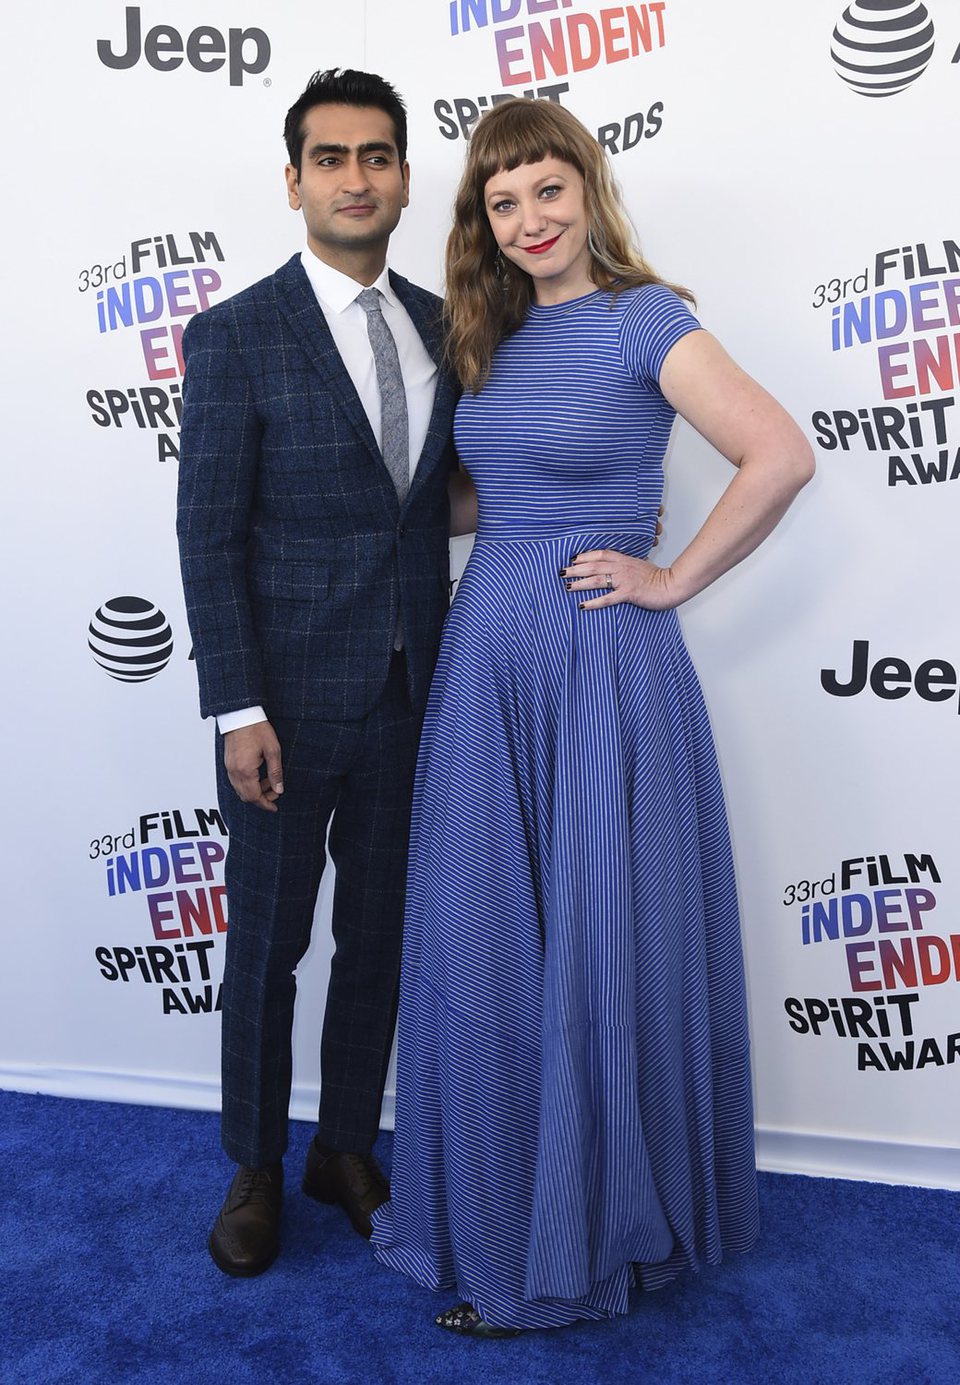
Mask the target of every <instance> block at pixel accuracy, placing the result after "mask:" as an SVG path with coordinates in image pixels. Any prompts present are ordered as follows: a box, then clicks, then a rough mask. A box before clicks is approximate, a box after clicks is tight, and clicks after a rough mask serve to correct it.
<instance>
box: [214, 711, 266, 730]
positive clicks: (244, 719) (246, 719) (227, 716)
mask: <svg viewBox="0 0 960 1385" xmlns="http://www.w3.org/2000/svg"><path fill="white" fill-rule="evenodd" d="M266 720H267V714H266V712H265V711H264V710H263V708H262V707H242V708H241V709H240V710H239V711H238V712H223V713H221V715H220V716H218V717H217V726H218V728H219V731H220V734H221V736H225V735H226V734H227V732H228V731H239V730H240V727H241V726H253V725H254V724H255V723H256V722H258V721H266Z"/></svg>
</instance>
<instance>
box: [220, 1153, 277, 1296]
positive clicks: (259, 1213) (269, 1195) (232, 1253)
mask: <svg viewBox="0 0 960 1385" xmlns="http://www.w3.org/2000/svg"><path fill="white" fill-rule="evenodd" d="M282 1203H283V1165H282V1164H268V1165H267V1167H266V1168H263V1169H248V1168H246V1167H244V1165H242V1164H241V1166H240V1168H238V1169H237V1172H236V1175H235V1177H234V1180H233V1182H232V1183H231V1184H230V1191H229V1192H228V1193H227V1197H226V1201H225V1202H224V1204H223V1206H222V1207H221V1208H220V1215H219V1216H218V1217H217V1220H216V1221H215V1222H214V1224H213V1230H212V1231H211V1232H210V1239H209V1241H208V1242H207V1246H208V1248H209V1251H210V1254H211V1255H212V1256H213V1259H214V1262H215V1263H216V1264H217V1265H218V1266H219V1267H220V1269H222V1270H223V1272H224V1274H232V1275H235V1276H236V1277H237V1278H239V1279H247V1278H250V1277H252V1276H253V1275H255V1274H262V1273H263V1271H264V1270H265V1269H268V1268H269V1267H270V1265H272V1264H273V1262H274V1260H275V1259H276V1258H277V1252H278V1250H279V1249H280V1208H281V1206H282Z"/></svg>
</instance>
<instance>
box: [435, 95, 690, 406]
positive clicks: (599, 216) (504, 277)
mask: <svg viewBox="0 0 960 1385" xmlns="http://www.w3.org/2000/svg"><path fill="white" fill-rule="evenodd" d="M549 155H552V156H553V157H554V158H556V159H562V160H563V162H564V163H568V164H572V165H573V167H574V168H575V169H576V170H577V172H578V173H579V174H580V176H581V177H582V178H583V188H584V202H585V206H586V213H587V225H588V226H589V228H590V235H589V240H588V247H589V250H590V255H591V258H592V261H593V265H592V269H591V275H590V277H591V279H592V280H593V282H594V283H595V284H596V285H597V287H598V288H604V289H609V290H610V291H611V292H613V293H619V292H621V291H622V290H623V289H628V288H638V287H641V286H642V285H644V284H662V283H664V282H665V281H664V280H663V279H660V278H659V277H658V276H657V275H656V274H654V272H653V270H652V269H651V268H650V266H649V265H648V264H647V262H646V261H645V260H644V259H643V257H642V255H641V254H640V252H639V251H638V250H637V249H636V247H635V245H634V242H633V234H632V231H631V228H630V225H629V222H628V221H627V218H626V214H625V213H624V210H623V206H622V203H621V201H620V195H619V192H618V190H617V187H616V184H615V183H614V180H613V175H612V173H611V171H610V166H609V164H608V162H607V158H606V155H605V154H604V152H603V150H602V149H601V147H600V145H599V144H598V143H597V141H596V140H595V139H594V138H593V136H592V135H591V134H590V132H589V130H587V129H586V128H585V127H584V126H583V125H581V123H580V121H579V120H578V119H577V118H576V116H575V115H572V114H571V113H570V111H568V110H567V109H566V108H565V107H563V106H561V105H559V103H557V102H555V101H531V100H527V99H525V98H520V99H516V100H510V101H505V102H503V103H502V104H500V105H497V106H495V107H494V108H493V110H492V111H489V112H488V113H487V114H486V115H485V116H484V117H483V118H482V119H481V120H480V122H479V123H478V125H477V127H476V129H475V130H474V132H473V137H472V139H471V141H470V150H469V153H468V155H467V163H466V167H465V169H464V171H463V178H462V179H461V182H460V187H459V188H458V190H457V196H456V201H455V203H454V214H453V230H452V231H451V232H450V237H449V239H448V241H447V260H446V269H447V291H446V301H445V304H444V311H445V315H446V319H447V329H448V346H447V349H448V352H449V356H450V360H451V363H452V365H453V368H454V370H455V371H456V373H457V375H458V376H459V378H460V382H461V384H462V385H463V387H464V389H468V390H472V391H473V392H474V393H476V392H477V391H478V390H479V389H480V387H481V385H482V384H483V382H484V381H485V380H486V378H487V376H488V375H489V373H490V362H491V360H492V358H493V353H494V351H495V350H496V348H497V346H498V345H499V343H500V342H501V341H503V339H504V338H505V337H508V336H509V335H510V334H511V332H515V331H516V330H517V328H518V327H519V326H520V324H521V323H522V322H523V320H524V318H525V317H526V315H527V309H528V308H529V306H530V302H531V300H532V298H533V280H532V279H531V277H530V275H529V274H525V273H524V272H523V270H522V269H519V268H517V266H516V265H514V264H511V262H510V261H509V260H507V259H506V258H505V257H504V256H498V254H497V242H496V240H495V239H494V235H493V231H492V230H491V229H490V222H489V220H488V218H487V212H486V207H485V205H484V189H485V187H486V185H487V182H488V181H489V179H490V178H492V177H493V175H494V174H495V173H497V172H499V171H500V170H501V169H505V170H507V171H509V170H511V169H514V168H519V167H520V165H521V164H532V163H539V162H540V160H541V159H545V158H547V157H548V156H549ZM668 287H670V288H672V289H673V290H674V291H675V292H676V293H678V294H679V295H680V296H681V297H682V298H686V299H688V300H689V301H690V302H693V295H692V294H691V293H690V292H689V290H688V289H685V288H682V287H680V286H679V285H676V284H670V285H668Z"/></svg>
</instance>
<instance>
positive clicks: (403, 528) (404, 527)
mask: <svg viewBox="0 0 960 1385" xmlns="http://www.w3.org/2000/svg"><path fill="white" fill-rule="evenodd" d="M406 532H407V528H406V525H404V524H401V525H400V528H399V529H398V530H397V533H398V534H399V535H400V537H401V538H403V536H404V534H405V533H406Z"/></svg>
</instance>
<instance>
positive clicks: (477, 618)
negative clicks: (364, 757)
mask: <svg viewBox="0 0 960 1385" xmlns="http://www.w3.org/2000/svg"><path fill="white" fill-rule="evenodd" d="M645 530H646V532H645V533H640V532H637V531H630V530H628V531H626V532H610V531H605V532H573V531H568V532H563V533H556V534H554V535H552V536H550V537H532V538H525V537H503V535H502V533H498V535H497V537H495V538H492V539H488V538H484V537H483V535H482V533H481V535H480V536H478V539H477V542H476V544H475V546H474V550H473V553H472V555H471V558H470V560H469V563H468V565H467V569H466V571H465V573H464V576H463V578H462V579H461V582H460V585H459V590H458V592H457V596H456V599H455V601H454V603H453V605H452V607H451V610H450V614H449V616H448V619H447V623H446V627H445V631H444V638H443V643H442V649H441V654H440V660H439V664H438V668H437V673H436V677H435V681H434V685H433V690H432V694H431V698H430V703H429V709H428V713H427V718H426V723H425V728H424V733H423V740H422V747H421V753H420V760H419V768H418V774H417V783H416V790H415V799H414V810H413V830H412V843H411V857H410V871H409V883H408V897H407V913H406V923H405V935H404V953H403V968H402V980H401V998H400V1017H399V1037H398V1069H397V1110H396V1136H395V1153H394V1166H393V1173H392V1196H391V1200H390V1201H389V1202H388V1203H387V1204H385V1206H384V1207H383V1208H381V1209H380V1211H379V1212H378V1213H377V1215H376V1218H375V1230H374V1238H373V1239H374V1246H375V1251H376V1254H377V1256H378V1258H379V1259H380V1260H382V1261H383V1262H384V1263H385V1264H388V1265H391V1266H393V1267H395V1268H396V1269H398V1270H401V1271H403V1272H405V1273H406V1274H408V1275H411V1276H412V1277H413V1278H414V1279H415V1280H417V1281H418V1282H419V1283H420V1284H422V1285H424V1286H426V1287H428V1288H431V1289H449V1290H452V1291H453V1294H452V1296H451V1300H450V1301H453V1298H456V1299H465V1300H469V1301H470V1302H471V1303H472V1304H473V1305H474V1306H475V1307H476V1308H477V1310H478V1311H479V1313H480V1314H481V1316H482V1317H484V1318H485V1319H487V1320H488V1321H490V1322H492V1323H496V1324H501V1325H506V1326H514V1327H526V1328H529V1327H548V1326H557V1325H561V1324H564V1323H569V1322H572V1321H575V1320H576V1319H578V1318H602V1317H607V1316H611V1315H614V1314H617V1313H623V1312H625V1311H626V1310H627V1306H628V1293H629V1290H630V1289H631V1287H632V1286H633V1285H634V1284H639V1285H642V1286H643V1287H646V1288H656V1287H658V1286H660V1285H663V1284H665V1283H666V1282H668V1281H669V1280H670V1279H672V1278H673V1277H674V1276H675V1275H677V1274H678V1273H679V1272H681V1271H683V1270H685V1269H697V1268H698V1267H699V1266H701V1265H703V1264H714V1263H716V1262H717V1261H719V1260H720V1259H721V1256H722V1255H723V1254H724V1253H727V1252H730V1251H741V1250H746V1249H748V1248H749V1246H750V1245H751V1244H752V1242H753V1241H754V1239H755V1236H756V1233H757V1201H756V1175H755V1164H754V1134H753V1108H752V1092H751V1076H750V1061H749V1042H748V1033H747V1023H746V1003H745V993H744V979H743V967H742V956H741V944H740V932H739V919H738V909H737V897H736V885H735V880H734V873H733V866H732V860H731V852H730V843H729V837H728V831H727V824H726V816H725V811H724V803H723V794H722V789H721V784H720V778H719V774H718V770H717V763H716V757H715V753H714V747H713V742H712V737H711V733H710V727H709V723H708V719H707V714H706V710H705V707H704V703H703V699H702V696H701V692H700V687H699V684H698V682H697V678H696V674H695V672H694V670H693V667H692V665H691V662H690V659H689V657H688V655H687V652H686V649H685V646H684V643H683V639H682V636H681V633H680V627H679V622H678V620H677V617H676V614H675V613H674V612H673V611H665V612H655V611H647V610H643V609H641V608H640V607H637V606H634V605H630V604H619V605H615V606H611V607H609V608H606V609H600V610H592V611H585V610H581V609H580V602H581V601H582V600H583V599H584V594H582V593H575V592H567V591H566V589H565V587H564V585H563V583H562V582H561V580H560V578H559V576H558V570H559V569H560V568H562V567H564V566H565V565H566V564H567V563H568V562H569V561H570V560H571V559H572V557H573V556H574V554H575V553H577V552H584V551H586V550H588V549H592V548H599V547H607V548H615V549H618V550H620V551H622V552H627V553H632V554H635V555H637V556H644V555H645V554H646V553H647V551H648V550H649V547H650V542H651V530H652V523H648V524H647V525H646V526H645ZM587 595H589V593H587ZM440 1306H446V1302H444V1303H441V1305H440Z"/></svg>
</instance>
